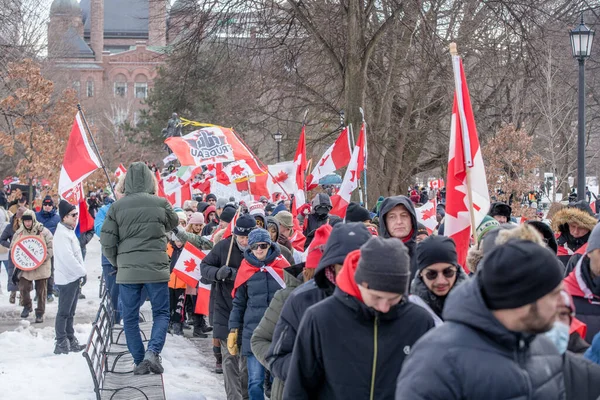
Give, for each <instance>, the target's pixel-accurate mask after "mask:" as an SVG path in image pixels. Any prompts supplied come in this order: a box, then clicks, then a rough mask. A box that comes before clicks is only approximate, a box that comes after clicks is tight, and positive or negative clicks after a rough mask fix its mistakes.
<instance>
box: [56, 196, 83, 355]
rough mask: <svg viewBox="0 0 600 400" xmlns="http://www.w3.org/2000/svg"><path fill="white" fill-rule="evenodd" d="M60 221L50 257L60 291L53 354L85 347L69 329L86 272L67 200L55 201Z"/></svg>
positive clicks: (74, 210) (74, 213) (75, 214)
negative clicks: (52, 259) (54, 266)
mask: <svg viewBox="0 0 600 400" xmlns="http://www.w3.org/2000/svg"><path fill="white" fill-rule="evenodd" d="M58 210H59V215H60V219H61V221H60V224H59V225H58V227H57V228H56V235H55V236H54V241H53V243H54V258H55V261H56V271H55V272H56V276H55V278H56V286H58V290H59V291H60V296H59V298H58V311H57V313H56V321H55V324H54V328H55V329H54V330H55V332H56V346H55V348H54V354H67V353H69V352H72V353H77V352H80V351H81V350H83V349H84V348H85V345H81V344H79V342H78V341H77V337H75V330H74V329H73V318H74V317H75V310H76V309H77V300H78V299H79V291H80V290H81V286H83V285H84V284H85V282H87V271H86V269H85V264H84V262H83V255H82V254H81V247H80V246H79V241H78V240H77V236H76V235H75V227H76V226H77V220H78V214H79V213H78V212H77V208H76V207H75V206H74V205H72V204H70V203H69V202H68V201H65V200H61V201H60V203H59V204H58Z"/></svg>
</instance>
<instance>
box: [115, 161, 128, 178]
mask: <svg viewBox="0 0 600 400" xmlns="http://www.w3.org/2000/svg"><path fill="white" fill-rule="evenodd" d="M126 173H127V168H125V167H124V166H123V164H119V167H118V168H117V169H116V170H115V176H116V177H117V178H118V177H120V176H121V175H125V174H126Z"/></svg>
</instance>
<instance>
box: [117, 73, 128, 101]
mask: <svg viewBox="0 0 600 400" xmlns="http://www.w3.org/2000/svg"><path fill="white" fill-rule="evenodd" d="M125 95H127V78H126V77H125V75H123V74H118V75H117V76H115V96H120V97H125Z"/></svg>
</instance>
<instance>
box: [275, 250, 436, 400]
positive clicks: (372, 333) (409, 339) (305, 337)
mask: <svg viewBox="0 0 600 400" xmlns="http://www.w3.org/2000/svg"><path fill="white" fill-rule="evenodd" d="M359 257H360V252H359V251H355V252H353V253H351V254H350V255H348V258H346V261H345V262H344V266H343V268H342V269H341V271H340V272H339V274H338V276H337V277H336V282H337V284H338V287H337V288H336V289H335V292H334V294H333V296H331V297H329V298H327V299H326V300H323V301H322V302H320V303H318V304H315V305H314V306H312V307H310V308H309V309H308V310H306V313H305V314H304V318H303V319H302V322H301V323H300V329H299V330H298V336H297V338H296V344H295V346H294V352H293V353H292V360H291V362H290V370H289V372H288V377H287V380H286V381H285V389H284V398H285V399H286V400H287V399H340V400H342V399H344V400H345V399H393V398H394V389H395V388H394V386H395V383H396V379H397V377H398V374H399V373H400V369H401V368H402V363H403V362H404V358H405V357H406V355H407V354H409V353H410V351H411V350H410V349H411V348H412V347H413V345H414V344H415V342H417V340H419V338H420V337H421V336H423V335H424V334H425V333H426V332H427V331H428V330H430V329H431V328H433V327H434V324H433V319H432V318H431V316H430V315H429V314H428V313H427V311H425V310H424V309H423V308H421V307H419V306H417V305H415V304H412V303H409V302H408V301H407V299H406V297H404V298H403V299H402V301H401V302H400V303H398V304H397V305H395V306H393V307H392V308H390V310H389V311H388V312H387V313H385V314H384V313H380V312H377V311H375V310H374V309H372V308H370V307H367V306H366V305H365V304H364V303H363V301H362V297H361V295H360V291H359V289H358V286H357V284H356V281H355V280H354V273H355V271H356V268H357V265H358V259H359Z"/></svg>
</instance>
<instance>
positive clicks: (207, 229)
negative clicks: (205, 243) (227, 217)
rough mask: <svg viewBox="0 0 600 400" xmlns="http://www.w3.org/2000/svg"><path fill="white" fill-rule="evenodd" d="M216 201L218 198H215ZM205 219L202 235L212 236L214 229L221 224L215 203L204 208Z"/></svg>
mask: <svg viewBox="0 0 600 400" xmlns="http://www.w3.org/2000/svg"><path fill="white" fill-rule="evenodd" d="M213 196H214V195H213ZM215 202H216V200H215ZM203 214H204V221H205V222H206V225H205V226H204V228H203V229H202V236H210V235H212V233H213V231H214V230H215V229H217V227H218V226H219V218H218V217H217V208H216V207H215V206H214V205H209V206H208V207H206V210H204V213H203Z"/></svg>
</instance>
